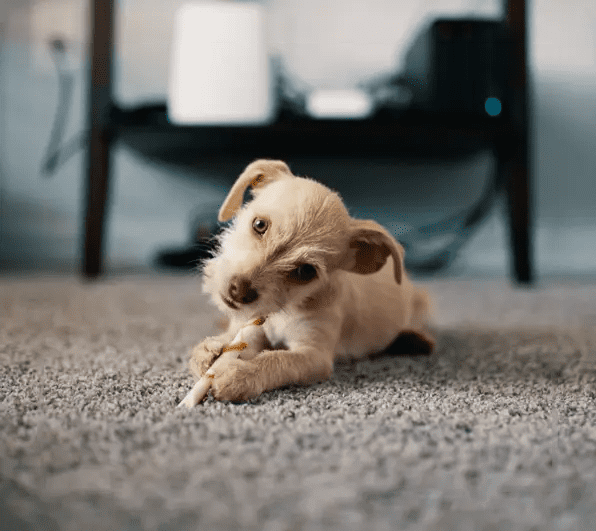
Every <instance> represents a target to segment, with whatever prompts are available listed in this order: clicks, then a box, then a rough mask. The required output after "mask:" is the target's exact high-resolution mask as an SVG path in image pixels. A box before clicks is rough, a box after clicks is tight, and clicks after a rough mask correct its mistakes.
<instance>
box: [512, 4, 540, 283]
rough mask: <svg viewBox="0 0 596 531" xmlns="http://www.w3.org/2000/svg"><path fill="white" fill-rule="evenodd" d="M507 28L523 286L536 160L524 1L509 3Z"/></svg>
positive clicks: (518, 270)
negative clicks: (533, 156) (531, 121)
mask: <svg viewBox="0 0 596 531" xmlns="http://www.w3.org/2000/svg"><path fill="white" fill-rule="evenodd" d="M507 25H508V28H509V36H510V42H511V49H510V53H509V56H510V62H509V65H508V79H507V91H508V94H509V96H508V100H509V109H508V119H509V123H510V125H511V135H510V137H509V138H508V139H507V140H506V143H507V150H506V151H507V157H506V162H505V168H506V170H505V171H506V172H507V175H506V176H505V177H506V181H505V183H506V187H507V188H506V189H507V197H508V206H509V222H510V223H509V224H510V238H511V248H512V254H513V264H512V265H513V274H514V278H515V280H517V282H519V283H522V284H530V283H531V282H532V281H533V269H532V243H533V242H532V223H531V220H532V215H531V214H532V187H531V184H532V182H531V162H532V160H531V154H530V148H531V141H530V120H529V102H528V100H529V88H528V77H529V76H528V72H527V45H526V44H527V34H526V5H525V1H524V0H508V1H507Z"/></svg>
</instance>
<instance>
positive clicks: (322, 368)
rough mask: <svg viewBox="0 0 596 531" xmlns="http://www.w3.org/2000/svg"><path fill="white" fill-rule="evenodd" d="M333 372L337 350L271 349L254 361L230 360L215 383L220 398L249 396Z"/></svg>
mask: <svg viewBox="0 0 596 531" xmlns="http://www.w3.org/2000/svg"><path fill="white" fill-rule="evenodd" d="M332 372H333V352H332V351H321V350H319V349H316V348H313V347H304V348H297V349H294V350H269V351H264V352H262V353H261V354H259V355H258V356H257V357H256V358H254V359H252V360H250V361H244V360H241V359H234V360H230V362H229V363H227V364H225V366H221V367H218V369H217V370H216V372H215V377H214V380H213V384H212V387H211V390H212V393H213V396H214V397H215V398H216V399H218V400H231V401H233V402H238V401H243V400H248V399H250V398H254V397H256V396H259V395H260V394H261V393H262V392H264V391H269V390H271V389H277V388H278V387H283V386H286V385H290V384H302V385H308V384H311V383H314V382H317V381H322V380H326V379H327V378H329V377H330V376H331V374H332Z"/></svg>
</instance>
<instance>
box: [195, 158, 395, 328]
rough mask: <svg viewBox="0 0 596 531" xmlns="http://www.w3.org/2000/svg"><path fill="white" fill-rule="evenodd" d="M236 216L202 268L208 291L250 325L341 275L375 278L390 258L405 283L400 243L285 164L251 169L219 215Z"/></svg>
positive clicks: (267, 163)
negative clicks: (344, 272) (337, 273)
mask: <svg viewBox="0 0 596 531" xmlns="http://www.w3.org/2000/svg"><path fill="white" fill-rule="evenodd" d="M249 187H250V189H251V194H252V199H251V200H250V201H248V202H247V203H246V204H245V205H244V206H243V205H242V200H243V197H244V192H245V191H246V189H247V188H249ZM232 218H234V219H233V223H232V225H231V226H230V227H229V228H228V229H226V230H225V231H224V232H223V233H222V234H221V236H220V237H219V249H218V251H217V252H216V254H215V256H214V257H213V258H212V259H210V260H208V261H207V262H206V263H205V265H204V268H203V274H204V289H205V291H206V292H208V293H210V294H211V296H212V298H213V301H214V302H215V304H216V305H217V306H218V307H219V308H220V309H222V310H223V311H224V312H226V313H232V314H239V315H240V314H242V316H244V317H245V318H247V319H249V318H250V317H252V316H256V315H266V314H268V313H272V312H275V311H279V310H281V309H283V308H284V307H285V306H286V305H287V304H288V303H290V302H293V303H300V302H301V301H307V300H308V299H309V298H311V297H312V296H313V294H314V293H315V292H317V291H319V290H321V289H323V288H324V287H325V286H326V285H327V283H328V281H329V277H330V275H332V274H333V272H334V271H336V270H347V271H352V272H354V273H359V274H370V273H374V272H376V271H378V270H379V269H381V267H383V265H384V264H385V263H386V261H387V258H388V256H389V255H391V256H392V257H393V261H394V276H395V281H396V282H397V283H398V284H400V283H401V279H402V270H403V249H402V247H401V246H400V245H399V244H398V243H397V242H396V241H395V239H394V238H393V237H392V236H391V235H390V234H389V233H388V232H387V231H386V230H385V229H383V227H381V226H380V225H379V224H377V223H375V222H374V221H370V220H356V219H353V218H351V217H350V215H349V214H348V211H347V210H346V208H345V206H344V204H343V202H342V200H341V198H340V197H339V195H338V194H337V193H335V192H333V191H331V190H330V189H329V188H327V187H326V186H324V185H322V184H320V183H318V182H316V181H313V180H311V179H306V178H303V177H296V176H295V175H293V174H292V172H291V171H290V169H289V168H288V166H287V165H286V164H285V163H284V162H281V161H273V160H257V161H255V162H253V163H252V164H250V165H249V166H248V167H247V168H246V169H245V170H244V172H243V173H242V175H240V177H239V178H238V180H237V181H236V183H235V184H234V186H233V187H232V189H231V190H230V193H229V194H228V196H227V198H226V199H225V201H224V203H223V205H222V206H221V209H220V211H219V220H220V221H227V220H229V219H232Z"/></svg>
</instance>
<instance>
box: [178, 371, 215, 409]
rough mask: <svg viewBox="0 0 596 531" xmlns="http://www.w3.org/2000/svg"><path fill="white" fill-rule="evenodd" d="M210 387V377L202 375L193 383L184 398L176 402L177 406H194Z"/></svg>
mask: <svg viewBox="0 0 596 531" xmlns="http://www.w3.org/2000/svg"><path fill="white" fill-rule="evenodd" d="M210 387H211V378H208V377H205V376H203V377H202V378H201V379H199V381H198V382H197V383H196V384H194V386H193V388H192V389H191V390H190V391H189V392H188V394H187V395H186V396H185V397H184V400H182V402H180V403H179V404H178V407H182V406H186V407H187V408H189V409H190V408H191V407H195V406H196V405H197V404H198V403H200V402H201V400H203V398H205V396H206V395H207V393H208V392H209V388H210Z"/></svg>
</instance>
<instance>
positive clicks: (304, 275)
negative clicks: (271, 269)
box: [289, 264, 317, 284]
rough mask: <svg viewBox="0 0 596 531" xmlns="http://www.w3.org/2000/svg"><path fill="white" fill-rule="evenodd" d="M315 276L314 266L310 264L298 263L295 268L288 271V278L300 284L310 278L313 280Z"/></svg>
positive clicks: (308, 280)
mask: <svg viewBox="0 0 596 531" xmlns="http://www.w3.org/2000/svg"><path fill="white" fill-rule="evenodd" d="M316 276H317V270H316V268H315V266H312V265H310V264H300V265H299V266H298V267H297V268H296V269H293V270H292V271H290V274H289V277H290V280H293V281H294V282H299V283H300V284H306V283H308V282H310V281H311V280H314V279H315V278H316Z"/></svg>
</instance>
